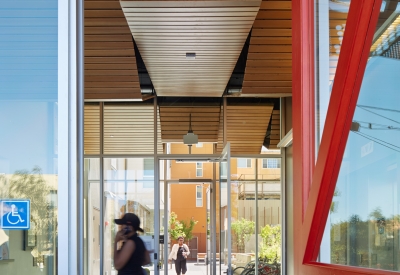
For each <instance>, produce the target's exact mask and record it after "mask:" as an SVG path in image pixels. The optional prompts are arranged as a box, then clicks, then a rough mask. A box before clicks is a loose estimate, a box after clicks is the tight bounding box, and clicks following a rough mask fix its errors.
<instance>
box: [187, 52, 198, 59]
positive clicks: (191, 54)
mask: <svg viewBox="0 0 400 275" xmlns="http://www.w3.org/2000/svg"><path fill="white" fill-rule="evenodd" d="M186 59H196V53H186Z"/></svg>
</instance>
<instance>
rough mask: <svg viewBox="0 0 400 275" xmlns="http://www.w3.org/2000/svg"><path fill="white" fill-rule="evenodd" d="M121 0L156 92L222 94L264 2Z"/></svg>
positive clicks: (180, 94)
mask: <svg viewBox="0 0 400 275" xmlns="http://www.w3.org/2000/svg"><path fill="white" fill-rule="evenodd" d="M120 3H121V6H122V9H123V12H124V14H125V17H126V20H127V22H128V24H129V27H130V31H131V32H132V35H133V37H134V39H135V42H136V44H137V47H138V49H139V51H140V54H141V56H142V58H143V61H144V63H145V65H146V69H147V71H148V72H149V75H150V78H151V80H152V83H153V85H154V88H155V90H156V92H157V95H158V96H198V97H202V96H211V97H220V96H221V95H222V94H223V92H224V90H225V87H226V85H227V83H228V81H229V78H230V76H231V74H232V71H233V69H234V67H235V65H236V62H237V59H238V57H239V55H240V52H241V51H242V48H243V45H244V42H245V41H246V38H247V35H248V33H249V31H250V28H251V26H252V25H253V22H254V19H255V17H256V15H257V12H258V10H259V6H260V4H261V1H260V0H242V1H239V0H222V1H121V2H120ZM92 15H93V16H94V14H92ZM279 16H281V17H282V16H283V17H284V16H287V15H286V14H285V13H282V14H280V15H279ZM116 23H117V21H116V22H112V24H116ZM277 23H278V22H277ZM91 24H97V21H95V20H93V21H92V22H91ZM110 24H111V23H110ZM186 53H196V59H194V60H188V59H186ZM179 139H180V140H181V139H182V137H181V136H180V137H179Z"/></svg>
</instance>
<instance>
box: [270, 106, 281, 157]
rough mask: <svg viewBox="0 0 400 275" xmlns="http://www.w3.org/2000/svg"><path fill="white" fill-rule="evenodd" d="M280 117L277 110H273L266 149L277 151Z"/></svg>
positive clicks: (279, 138) (279, 135)
mask: <svg viewBox="0 0 400 275" xmlns="http://www.w3.org/2000/svg"><path fill="white" fill-rule="evenodd" d="M280 119H281V117H280V111H279V110H273V111H272V116H271V132H270V134H269V146H268V149H269V150H272V149H278V147H277V145H278V143H279V141H280V140H281V134H280V132H281V120H280Z"/></svg>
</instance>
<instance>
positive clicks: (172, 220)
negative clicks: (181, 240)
mask: <svg viewBox="0 0 400 275" xmlns="http://www.w3.org/2000/svg"><path fill="white" fill-rule="evenodd" d="M197 222H198V221H196V220H194V219H193V218H192V219H190V220H189V221H188V222H187V221H183V220H178V215H177V214H176V213H175V212H171V215H170V217H169V221H168V225H169V226H168V233H169V235H170V236H171V238H172V239H175V240H176V239H178V237H180V236H182V237H185V238H186V239H187V240H188V241H190V240H191V239H192V238H193V229H194V226H195V225H196V224H197Z"/></svg>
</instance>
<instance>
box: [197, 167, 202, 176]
mask: <svg viewBox="0 0 400 275" xmlns="http://www.w3.org/2000/svg"><path fill="white" fill-rule="evenodd" d="M202 176H203V170H202V169H196V177H202Z"/></svg>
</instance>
